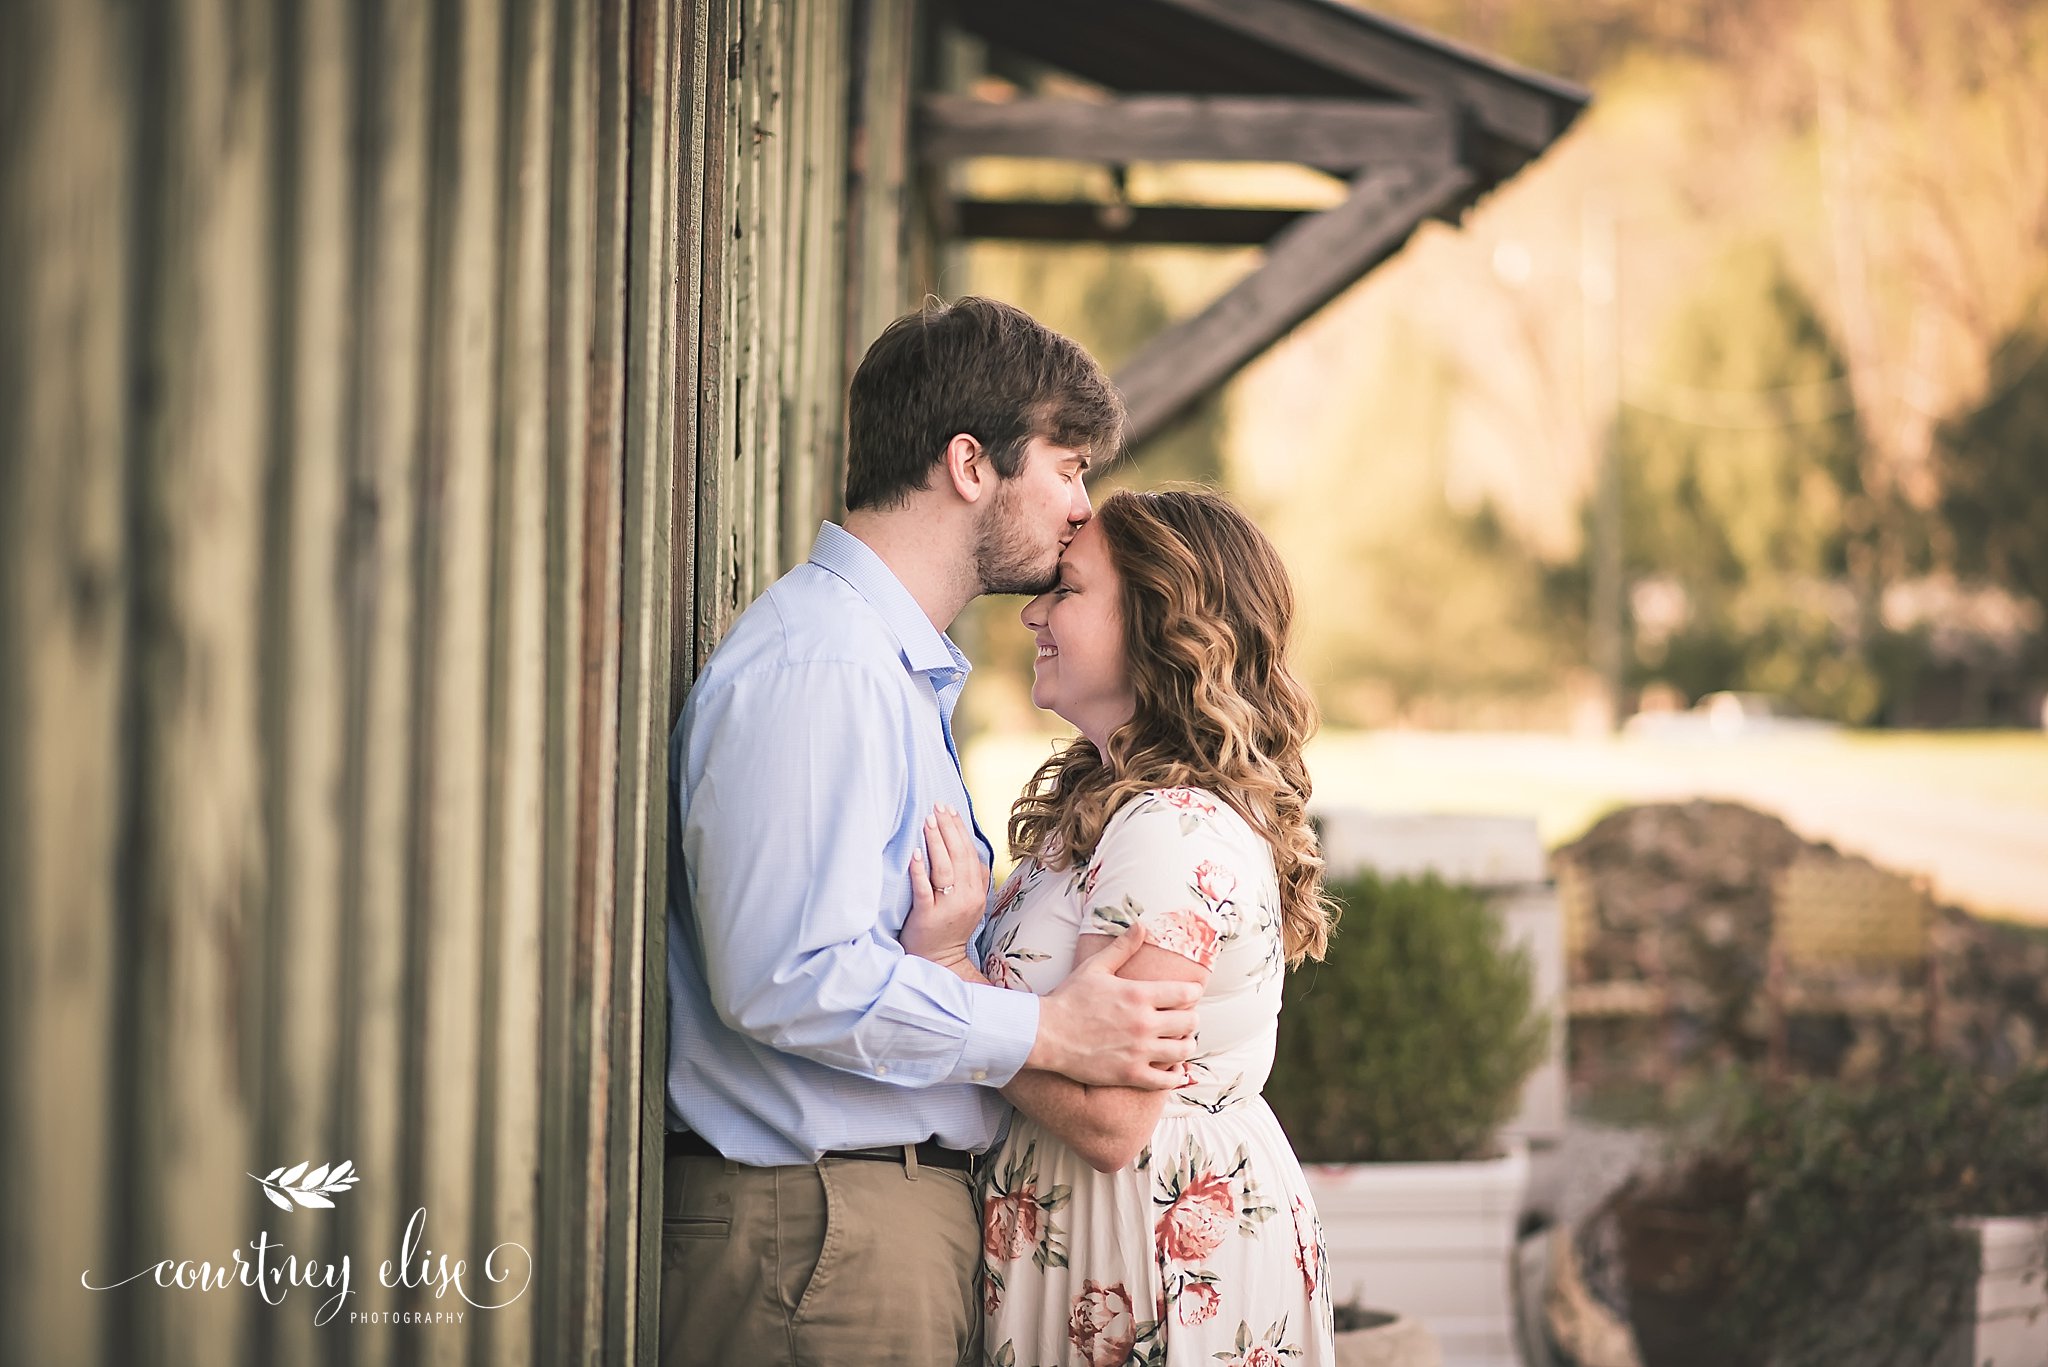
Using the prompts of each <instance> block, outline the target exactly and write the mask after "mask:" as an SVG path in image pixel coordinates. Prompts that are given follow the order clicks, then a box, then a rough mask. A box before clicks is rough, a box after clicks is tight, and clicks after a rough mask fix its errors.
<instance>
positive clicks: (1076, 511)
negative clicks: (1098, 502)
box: [1067, 479, 1095, 527]
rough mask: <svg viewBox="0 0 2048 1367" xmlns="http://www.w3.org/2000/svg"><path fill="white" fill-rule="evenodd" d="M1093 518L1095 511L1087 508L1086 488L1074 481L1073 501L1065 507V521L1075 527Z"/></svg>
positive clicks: (1084, 485) (1080, 482)
mask: <svg viewBox="0 0 2048 1367" xmlns="http://www.w3.org/2000/svg"><path fill="white" fill-rule="evenodd" d="M1093 516H1095V510H1094V509H1093V508H1091V507H1089V506H1088V486H1087V485H1086V484H1084V483H1083V482H1082V481H1080V480H1078V479H1077V480H1075V481H1074V499H1073V502H1072V503H1071V504H1069V505H1068V507H1067V521H1069V522H1071V523H1073V524H1074V525H1075V526H1076V527H1078V526H1080V525H1081V524H1082V523H1084V522H1086V521H1087V520H1088V519H1089V518H1091V517H1093Z"/></svg>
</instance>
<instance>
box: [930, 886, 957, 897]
mask: <svg viewBox="0 0 2048 1367" xmlns="http://www.w3.org/2000/svg"><path fill="white" fill-rule="evenodd" d="M932 891H934V892H936V893H938V894H939V896H941V897H951V896H952V895H953V885H952V884H951V883H946V884H942V885H941V886H939V887H936V888H934V889H932Z"/></svg>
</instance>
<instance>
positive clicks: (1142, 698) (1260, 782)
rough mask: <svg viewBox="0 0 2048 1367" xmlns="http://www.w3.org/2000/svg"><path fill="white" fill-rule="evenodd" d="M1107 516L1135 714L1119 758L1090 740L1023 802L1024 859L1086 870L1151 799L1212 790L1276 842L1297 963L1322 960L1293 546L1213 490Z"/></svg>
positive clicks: (1324, 906) (1113, 510) (1132, 502)
mask: <svg viewBox="0 0 2048 1367" xmlns="http://www.w3.org/2000/svg"><path fill="white" fill-rule="evenodd" d="M1095 520H1096V521H1097V522H1098V523H1100V524H1101V526H1102V530H1103V533H1104V541H1105V543H1106V544H1107V546H1108V548H1109V558H1110V563H1111V564H1113V565H1114V566H1115V567H1116V572H1117V576H1118V578H1119V579H1120V580H1121V584H1122V588H1121V592H1120V595H1119V599H1118V606H1119V608H1120V609H1121V613H1122V617H1123V639H1124V653H1125V656H1126V658H1127V660H1128V663H1129V668H1130V675H1131V688H1132V692H1133V693H1134V694H1135V695H1136V699H1137V708H1136V710H1135V712H1134V713H1133V714H1132V717H1131V719H1130V720H1129V721H1128V722H1126V723H1124V724H1123V725H1122V726H1120V727H1118V728H1117V729H1116V731H1115V732H1114V733H1113V734H1112V735H1111V736H1110V737H1109V743H1108V754H1107V755H1103V754H1099V753H1097V751H1096V748H1095V745H1094V743H1093V742H1091V741H1089V740H1088V739H1087V738H1086V737H1077V738H1075V739H1074V740H1073V741H1072V742H1071V743H1069V744H1068V745H1067V746H1066V747H1065V748H1064V749H1062V750H1061V751H1059V752H1058V753H1057V754H1055V755H1053V756H1052V758H1050V759H1048V760H1046V762H1045V763H1044V764H1041V765H1040V766H1039V767H1038V772H1037V773H1036V774H1033V775H1032V777H1031V782H1030V783H1029V784H1027V785H1026V786H1025V789H1024V795H1023V796H1022V797H1020V798H1019V799H1018V800H1017V804H1016V806H1015V807H1013V808H1012V809H1011V811H1010V851H1011V855H1012V857H1014V858H1017V859H1024V858H1027V857H1028V858H1036V859H1038V860H1039V861H1040V862H1041V863H1043V864H1046V865H1047V866H1049V867H1052V868H1061V869H1064V868H1072V867H1074V866H1075V865H1076V864H1077V863H1080V862H1083V861H1086V860H1087V859H1089V858H1090V857H1091V856H1092V855H1093V853H1094V850H1095V845H1096V842H1097V841H1098V840H1100V839H1101V838H1102V829H1103V827H1104V826H1106V825H1108V824H1109V819H1110V817H1111V816H1113V815H1115V813H1116V811H1117V809H1118V808H1119V807H1121V806H1123V805H1124V803H1126V802H1128V801H1129V800H1130V799H1131V798H1133V797H1135V796H1137V795H1138V794H1139V793H1142V792H1144V791H1145V790H1147V789H1150V788H1178V787H1187V788H1206V789H1208V790H1209V791H1210V792H1213V793H1215V794H1216V795H1217V796H1218V797H1220V798H1222V799H1224V800H1225V801H1227V802H1229V803H1230V805H1231V806H1232V807H1234V808H1236V809H1237V811H1238V813H1239V814H1240V815H1241V816H1243V817H1244V818H1245V820H1246V821H1247V822H1249V823H1250V824H1251V826H1252V828H1253V829H1254V830H1256V831H1258V832H1259V833H1260V834H1261V835H1263V836H1265V837H1266V840H1267V841H1268V843H1270V844H1271V846H1272V848H1273V864H1274V868H1275V870H1276V871H1277V872H1278V874H1279V879H1280V917H1281V928H1282V937H1283V943H1284V945H1285V948H1286V952H1287V960H1288V962H1289V963H1290V964H1295V963H1299V962H1301V960H1302V959H1304V958H1311V959H1320V958H1322V957H1323V951H1324V948H1325V947H1326V946H1327V944H1328V943H1329V937H1330V927H1331V924H1332V923H1333V921H1334V920H1335V913H1336V908H1335V904H1334V903H1333V902H1332V901H1331V900H1330V899H1329V898H1328V897H1327V896H1326V895H1325V894H1324V892H1323V858H1322V853H1321V850H1320V848H1319V847H1318V845H1317V841H1316V836H1315V831H1314V830H1313V829H1312V828H1311V827H1310V825H1309V820H1308V811H1307V806H1308V798H1309V791H1310V784H1309V777H1308V770H1307V768H1306V767H1305V766H1304V765H1303V763H1302V757H1301V749H1302V745H1303V744H1304V743H1305V742H1306V741H1307V740H1308V738H1309V736H1310V735H1312V734H1313V733H1314V731H1315V729H1316V723H1317V714H1316V706H1315V701H1314V699H1313V698H1311V697H1310V696H1309V692H1308V689H1307V688H1306V687H1304V686H1303V685H1302V683H1301V682H1300V680H1298V679H1296V678H1295V677H1294V675H1293V673H1292V672H1290V671H1289V669H1288V667H1287V638H1288V631H1289V628H1290V626H1291V624H1292V622H1293V619H1294V590H1293V588H1292V587H1291V586H1290V585H1289V583H1288V580H1287V570H1286V567H1285V566H1284V565H1282V564H1281V562H1280V555H1279V553H1278V552H1277V551H1275V550H1274V549H1273V544H1272V542H1270V541H1268V540H1267V539H1266V537H1265V534H1264V533H1262V532H1261V531H1260V530H1259V529H1258V528H1257V527H1255V526H1253V525H1252V522H1251V519H1249V518H1247V517H1246V516H1245V515H1244V514H1243V513H1241V512H1239V511H1238V510H1237V509H1236V508H1234V507H1232V506H1231V505H1230V503H1229V502H1227V501H1226V500H1224V499H1223V498H1222V497H1220V496H1218V495H1216V494H1213V493H1208V492H1205V491H1189V490H1175V491H1170V492H1163V493H1145V494H1138V493H1127V492H1120V493H1116V494H1112V495H1110V497H1109V498H1107V499H1105V500H1104V501H1103V504H1102V506H1101V507H1100V508H1099V509H1097V510H1096V513H1095Z"/></svg>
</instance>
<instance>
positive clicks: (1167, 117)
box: [919, 95, 1456, 171]
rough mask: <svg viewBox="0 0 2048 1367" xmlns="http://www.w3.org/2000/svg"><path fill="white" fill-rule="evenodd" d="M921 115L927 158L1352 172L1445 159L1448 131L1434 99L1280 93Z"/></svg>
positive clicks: (928, 103) (945, 104) (959, 104)
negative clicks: (1277, 165) (1261, 164)
mask: <svg viewBox="0 0 2048 1367" xmlns="http://www.w3.org/2000/svg"><path fill="white" fill-rule="evenodd" d="M919 116H920V118H919V123H920V127H919V151H920V153H921V155H922V156H923V157H924V159H925V160H926V161H928V162H941V161H954V160H958V159H960V158H962V157H1054V158H1059V159H1062V160H1067V161H1095V162H1114V163H1124V162H1133V161H1282V162H1301V163H1304V164H1306V165H1309V166H1320V167H1327V168H1330V169H1333V170H1341V171H1354V170H1358V169H1360V168H1362V167H1366V166H1374V165H1380V164H1383V163H1386V162H1389V161H1431V162H1444V161H1450V160H1452V159H1453V157H1454V153H1455V139H1456V130H1455V128H1454V126H1453V124H1452V120H1451V116H1450V113H1449V111H1448V110H1447V109H1445V108H1443V107H1441V106H1439V107H1430V106H1426V105H1411V104H1401V103H1392V102H1388V101H1384V100H1348V99H1329V98H1317V97H1310V96H1287V95H1257V96H1253V95H1213V96H1212V95H1131V96H1126V97H1123V98H1121V99H1113V100H1109V101H1107V102H1105V103H1099V104H1098V103H1089V102H1086V101H1081V100H1042V99H1023V100H1012V101H1009V102H1008V103H1003V104H997V103H993V102H991V101H988V100H977V99H973V98H971V97H968V96H963V95H927V96H925V97H924V98H923V99H922V100H921V101H920V102H919Z"/></svg>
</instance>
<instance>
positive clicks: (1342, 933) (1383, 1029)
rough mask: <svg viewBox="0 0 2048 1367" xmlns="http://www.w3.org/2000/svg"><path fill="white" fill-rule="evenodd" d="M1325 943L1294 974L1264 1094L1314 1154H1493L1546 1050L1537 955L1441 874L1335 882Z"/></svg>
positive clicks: (1332, 1159)
mask: <svg viewBox="0 0 2048 1367" xmlns="http://www.w3.org/2000/svg"><path fill="white" fill-rule="evenodd" d="M1330 891H1331V892H1332V894H1333V895H1335V897H1336V898H1337V900H1338V901H1340V902H1341V903H1343V906H1344V914H1343V918H1342V920H1341V921H1340V923H1339V925H1338V933H1337V934H1336V935H1335V936H1334V937H1333V938H1332V940H1331V942H1330V952H1329V957H1328V958H1327V959H1325V960H1324V961H1323V962H1322V963H1321V964H1305V965H1303V966H1302V968H1300V969H1299V970H1297V971H1296V972H1295V973H1294V974H1293V975H1292V976H1291V977H1290V978H1289V980H1288V983H1287V989H1286V998H1285V1005H1284V1007H1283V1008H1282V1010H1281V1013H1280V1042H1279V1048H1278V1054H1277V1056H1276V1057H1275V1059H1274V1061H1273V1075H1272V1078H1271V1080H1270V1081H1268V1082H1267V1084H1266V1099H1267V1101H1268V1102H1270V1103H1271V1105H1272V1107H1273V1110H1274V1111H1275V1113H1277V1114H1278V1115H1279V1117H1280V1123H1281V1125H1282V1126H1283V1127H1285V1129H1286V1130H1287V1134H1288V1137H1289V1138H1290V1139H1291V1140H1293V1142H1294V1148H1295V1152H1296V1153H1297V1154H1299V1155H1300V1156H1301V1158H1302V1159H1303V1161H1305V1162H1311V1163H1366V1162H1428V1161H1453V1160H1461V1159H1468V1158H1480V1157H1486V1156H1488V1155H1489V1154H1490V1153H1491V1152H1492V1150H1493V1146H1494V1137H1495V1134H1496V1132H1497V1131H1498V1130H1499V1129H1500V1127H1501V1125H1502V1124H1504V1123H1505V1122H1506V1121H1507V1119H1508V1117H1509V1116H1511V1115H1512V1114H1514V1110H1515V1106H1516V1103H1517V1101H1518V1100H1519V1098H1520V1094H1521V1087H1522V1083H1523V1082H1524V1080H1526V1079H1527V1078H1528V1076H1529V1074H1530V1072H1531V1071H1532V1070H1534V1068H1535V1067H1536V1064H1537V1062H1538V1061H1539V1060H1540V1059H1541V1058H1542V1057H1543V1051H1544V1046H1545V1044H1546V1042H1547V1039H1548V1025H1547V1023H1546V1021H1545V1020H1544V1018H1543V1016H1542V1015H1541V1014H1540V1013H1538V1012H1537V1011H1536V1010H1535V1009H1534V1007H1533V997H1534V985H1533V983H1532V981H1531V974H1530V968H1529V963H1528V957H1527V955H1526V954H1524V953H1523V952H1522V951H1521V950H1519V949H1515V948H1510V947H1507V946H1505V945H1504V944H1503V943H1502V932H1501V927H1500V921H1499V918H1498V917H1496V916H1495V915H1494V913H1493V912H1492V911H1491V910H1489V909H1488V908H1487V906H1486V903H1485V900H1484V898H1483V897H1482V896H1481V895H1480V894H1479V893H1477V892H1474V891H1472V890H1471V889H1468V888H1459V887H1451V886H1449V885H1447V884H1445V883H1443V882H1442V881H1440V880H1438V879H1437V878H1435V877H1433V876H1432V877H1430V878H1427V879H1424V880H1421V881H1414V880H1407V879H1400V880H1394V881H1388V882H1382V881H1381V880H1380V879H1378V878H1376V877H1373V876H1370V875H1367V876H1365V877H1361V878H1356V879H1353V880H1350V881H1348V882H1342V883H1334V884H1332V886H1331V889H1330Z"/></svg>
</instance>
